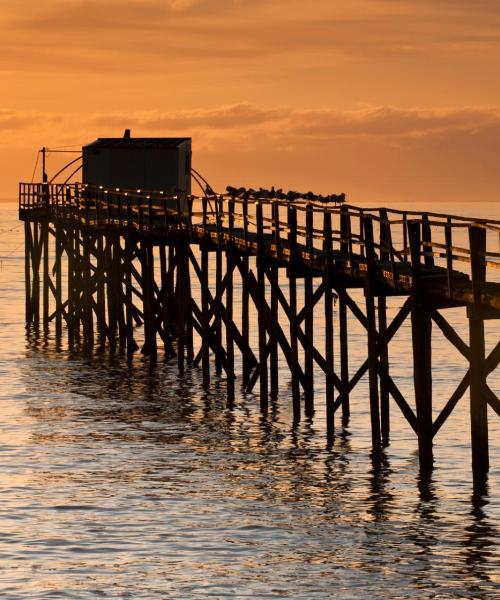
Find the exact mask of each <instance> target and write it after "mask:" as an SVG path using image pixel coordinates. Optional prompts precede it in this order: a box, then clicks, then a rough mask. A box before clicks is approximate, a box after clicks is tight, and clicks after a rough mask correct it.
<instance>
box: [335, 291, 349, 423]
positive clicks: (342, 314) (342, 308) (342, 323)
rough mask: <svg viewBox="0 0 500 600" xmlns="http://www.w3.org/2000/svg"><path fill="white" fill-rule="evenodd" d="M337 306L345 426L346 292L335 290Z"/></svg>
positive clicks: (347, 416) (347, 345)
mask: <svg viewBox="0 0 500 600" xmlns="http://www.w3.org/2000/svg"><path fill="white" fill-rule="evenodd" d="M336 291H337V294H338V306H339V337H340V381H341V384H342V386H341V387H342V423H343V424H344V425H347V423H348V422H349V416H350V405H349V392H348V391H347V386H348V385H349V340H348V334H347V302H346V293H347V292H346V290H345V289H344V288H340V289H337V290H336Z"/></svg>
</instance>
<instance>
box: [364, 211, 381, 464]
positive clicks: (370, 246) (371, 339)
mask: <svg viewBox="0 0 500 600" xmlns="http://www.w3.org/2000/svg"><path fill="white" fill-rule="evenodd" d="M362 223H363V232H364V240H365V256H366V263H367V273H366V282H365V301H366V320H367V324H368V379H369V389H370V419H371V427H372V449H373V452H374V454H378V453H379V452H380V445H381V439H380V413H379V398H378V377H377V326H376V316H375V297H374V276H375V269H376V256H375V248H374V243H373V221H372V219H371V217H363V220H362Z"/></svg>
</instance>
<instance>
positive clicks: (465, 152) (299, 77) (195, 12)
mask: <svg viewBox="0 0 500 600" xmlns="http://www.w3.org/2000/svg"><path fill="white" fill-rule="evenodd" d="M0 23H1V36H0V71H1V82H2V85H1V97H0V140H1V144H0V165H1V168H0V169H1V170H0V173H1V178H0V197H4V198H5V197H14V196H15V195H16V193H17V187H16V186H17V182H18V181H19V180H29V179H30V178H31V172H32V169H33V164H34V158H35V150H36V149H37V148H38V147H40V146H42V145H44V144H45V145H47V146H52V147H54V146H60V145H65V144H82V143H86V142H89V141H92V140H93V139H94V138H96V137H98V136H114V135H116V136H120V135H122V133H123V129H124V128H125V127H130V128H131V129H132V133H133V135H134V134H135V135H138V136H139V135H140V136H149V135H151V136H163V135H165V136H169V135H191V136H192V137H193V151H194V166H196V167H197V168H198V169H199V170H200V171H202V172H203V173H204V174H205V175H206V177H207V178H208V179H209V180H210V181H211V182H213V185H214V186H215V187H217V188H218V189H222V188H223V187H224V186H225V185H226V184H227V183H231V184H237V185H251V186H253V187H255V186H259V185H263V186H266V185H271V184H275V185H277V186H278V187H284V188H294V189H300V190H304V191H306V190H309V189H312V190H314V191H317V192H341V191H344V192H346V193H347V194H348V199H349V200H350V201H351V202H354V203H355V202H384V203H388V202H391V201H395V200H403V201H408V202H413V201H415V200H428V201H429V202H432V203H433V204H434V205H435V204H436V203H439V202H440V201H443V200H469V201H472V200H486V199H489V200H496V199H497V198H498V189H499V187H500V168H499V166H498V162H499V154H500V152H499V151H500V77H499V66H500V1H499V0H474V1H473V2H472V1H471V0H418V1H416V0H413V1H409V0H349V1H348V2H340V1H337V0H301V1H298V0H44V2H40V1H35V0H0Z"/></svg>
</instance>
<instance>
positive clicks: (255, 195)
mask: <svg viewBox="0 0 500 600" xmlns="http://www.w3.org/2000/svg"><path fill="white" fill-rule="evenodd" d="M226 191H227V193H228V194H229V195H230V196H232V197H233V198H240V199H241V200H248V199H252V200H258V199H277V200H287V201H288V202H293V201H295V200H308V201H310V202H344V200H345V194H344V193H342V194H329V195H328V196H323V195H321V194H314V193H313V192H306V193H305V194H303V193H301V192H294V191H292V190H290V191H289V192H283V190H282V189H278V190H276V189H274V186H273V187H272V188H271V189H270V190H266V189H264V188H259V189H258V190H254V189H252V188H249V189H247V188H244V187H239V188H236V187H233V186H231V185H228V186H227V187H226Z"/></svg>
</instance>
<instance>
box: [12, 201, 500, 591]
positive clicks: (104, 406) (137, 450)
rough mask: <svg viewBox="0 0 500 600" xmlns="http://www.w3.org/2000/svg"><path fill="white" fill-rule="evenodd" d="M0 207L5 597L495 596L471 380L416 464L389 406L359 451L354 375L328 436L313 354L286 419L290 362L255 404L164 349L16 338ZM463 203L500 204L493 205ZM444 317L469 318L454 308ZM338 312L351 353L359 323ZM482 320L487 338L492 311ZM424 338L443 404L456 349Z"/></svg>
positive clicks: (492, 520)
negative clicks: (471, 415)
mask: <svg viewBox="0 0 500 600" xmlns="http://www.w3.org/2000/svg"><path fill="white" fill-rule="evenodd" d="M0 206H1V209H2V216H3V219H2V226H1V227H0V230H1V232H2V233H1V237H0V256H1V257H2V258H1V263H0V289H1V292H0V298H1V302H0V336H1V338H0V339H1V345H0V377H1V379H0V380H1V388H0V478H1V479H0V597H1V598H19V599H28V598H205V597H213V598H222V597H231V598H244V597H252V598H307V599H308V598H342V599H344V598H345V599H348V598H357V599H359V598H367V599H368V598H370V599H371V598H418V599H421V598H481V599H482V598H484V599H492V598H500V553H499V552H498V542H499V540H500V535H499V532H500V444H499V442H498V440H499V434H500V419H499V418H498V417H497V416H496V415H495V414H494V413H492V412H491V413H490V434H491V465H492V467H491V472H490V477H489V482H488V488H487V490H486V491H485V493H484V494H474V493H473V491H472V484H471V472H470V449H469V436H470V434H469V420H468V396H466V397H464V399H463V400H462V401H461V402H460V404H459V406H458V407H457V409H456V411H455V412H454V414H453V415H452V417H451V418H450V419H449V421H448V422H447V423H446V425H445V426H444V428H443V429H442V430H441V432H440V433H439V435H438V436H437V438H436V448H435V454H436V468H435V470H434V472H433V474H432V477H431V478H430V479H428V480H421V479H420V478H419V470H418V458H417V455H416V439H415V436H414V434H413V432H412V431H411V429H410V427H409V426H408V425H407V424H406V423H405V421H404V420H403V419H402V418H401V416H400V414H399V410H398V408H397V407H396V406H395V405H392V406H391V410H392V417H391V418H392V433H391V443H390V445H389V446H388V447H387V449H386V450H385V453H384V456H383V460H382V462H381V464H379V465H374V464H372V462H371V459H370V431H369V418H368V410H367V407H368V399H367V384H366V381H363V382H362V383H361V384H360V385H359V386H358V387H357V388H356V390H355V392H354V393H353V395H352V418H351V421H350V424H349V426H348V428H347V429H345V430H341V429H340V428H339V429H338V435H337V437H336V439H335V442H334V444H333V446H332V447H331V448H327V446H326V438H325V432H324V421H325V414H324V408H323V405H324V378H323V377H321V375H320V373H317V377H316V382H317V383H316V405H317V412H316V414H315V416H314V418H313V419H310V420H303V421H302V423H301V424H300V425H299V426H297V427H293V425H292V420H291V406H290V404H291V402H290V381H289V375H288V371H287V370H286V369H285V368H283V370H282V374H281V378H280V398H279V401H278V402H277V403H276V404H275V405H274V406H273V407H272V410H271V412H270V414H269V416H268V417H267V418H263V417H262V416H261V415H260V413H259V409H258V405H259V402H258V397H257V396H256V395H251V394H250V395H244V394H242V393H239V394H238V397H237V401H236V403H235V405H234V407H233V408H231V409H228V408H227V407H226V405H225V394H224V387H225V383H224V380H223V379H221V380H217V379H216V378H214V382H213V385H212V387H211V389H210V390H208V391H206V390H203V387H202V381H201V376H200V373H199V372H198V371H197V370H190V371H189V370H188V371H187V373H186V374H185V375H184V376H183V377H179V376H178V374H177V370H176V365H175V362H174V363H165V364H163V363H161V364H160V366H159V367H158V368H157V369H156V370H155V371H151V370H150V369H149V367H148V364H147V361H144V360H143V359H141V358H140V357H137V358H136V359H135V360H134V362H133V363H132V364H127V363H126V361H124V360H122V359H120V358H119V357H117V358H115V359H109V358H107V357H106V356H94V357H84V356H78V355H74V356H70V355H69V354H68V353H67V352H66V351H64V350H63V351H59V352H57V351H56V350H55V349H54V345H53V344H52V343H51V341H50V340H48V342H47V341H45V342H44V340H43V339H39V338H36V337H33V336H32V337H31V338H30V339H27V337H26V334H25V329H24V315H23V311H24V305H23V301H24V289H23V286H24V283H23V276H24V275H23V269H24V263H23V252H24V249H23V238H22V230H21V229H20V228H19V227H18V222H17V220H16V219H17V212H16V205H15V204H12V203H11V204H7V203H2V204H1V205H0ZM451 208H453V210H454V211H455V212H464V211H466V210H470V206H468V207H463V206H462V207H460V206H454V207H450V210H451ZM473 211H474V213H476V214H478V215H485V216H489V217H491V218H494V217H495V216H496V218H500V214H499V211H498V208H497V207H496V206H495V205H493V204H475V205H474V207H473ZM399 304H400V301H399V300H397V299H396V300H394V301H391V303H390V310H389V313H390V316H392V315H394V314H395V311H396V309H397V307H398V306H399ZM446 317H447V318H448V320H449V321H450V322H452V323H453V324H454V325H455V326H456V327H457V329H458V331H459V332H461V333H462V334H463V335H464V336H466V332H467V323H466V321H465V319H464V312H463V311H461V310H450V311H447V314H446ZM253 318H254V319H255V315H253ZM316 320H317V323H316V324H317V329H316V331H317V337H316V344H317V346H318V348H322V344H323V339H322V336H321V327H320V325H321V320H322V319H321V314H318V315H316ZM349 326H350V330H351V338H350V344H351V354H350V360H351V370H352V372H354V369H355V368H356V367H357V366H358V365H359V364H360V363H361V362H362V361H363V360H364V358H365V353H366V339H365V337H364V333H363V332H362V331H361V330H360V329H359V327H358V326H357V325H356V323H355V322H354V321H353V320H352V319H351V320H350V322H349ZM254 329H255V328H254ZM487 331H488V346H489V347H492V346H493V345H494V344H495V343H496V342H497V340H498V338H499V335H500V325H499V324H498V323H488V326H487ZM409 333H410V331H409V327H408V324H405V325H404V326H403V327H402V329H401V330H400V332H399V333H398V334H397V336H396V338H395V340H394V343H393V344H392V346H391V356H390V358H391V369H392V373H393V375H394V379H395V381H396V382H397V384H398V385H399V387H400V389H401V391H402V392H403V393H404V394H405V395H406V396H407V397H408V399H409V401H410V403H411V404H413V399H412V371H411V361H410V358H409V356H410V354H409V351H410V347H411V342H410V338H409ZM465 339H467V338H466V337H465ZM433 342H434V365H435V372H434V393H435V404H436V412H438V411H439V408H440V407H442V406H443V404H444V403H445V402H446V400H447V399H448V397H449V396H450V395H451V393H452V391H453V390H454V388H455V386H456V385H457V384H458V382H459V380H460V379H461V377H462V376H463V373H464V371H465V369H466V366H465V364H464V361H463V359H461V357H460V355H458V353H457V352H456V351H455V350H454V349H453V347H451V346H450V345H449V344H448V342H446V340H443V338H442V336H440V335H439V332H437V331H435V332H434V340H433ZM498 371H499V369H497V371H496V372H494V373H493V374H492V375H491V376H490V377H489V380H488V381H489V385H490V387H491V388H492V389H493V390H494V391H495V392H496V393H497V394H499V392H500V375H499V373H498Z"/></svg>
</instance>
